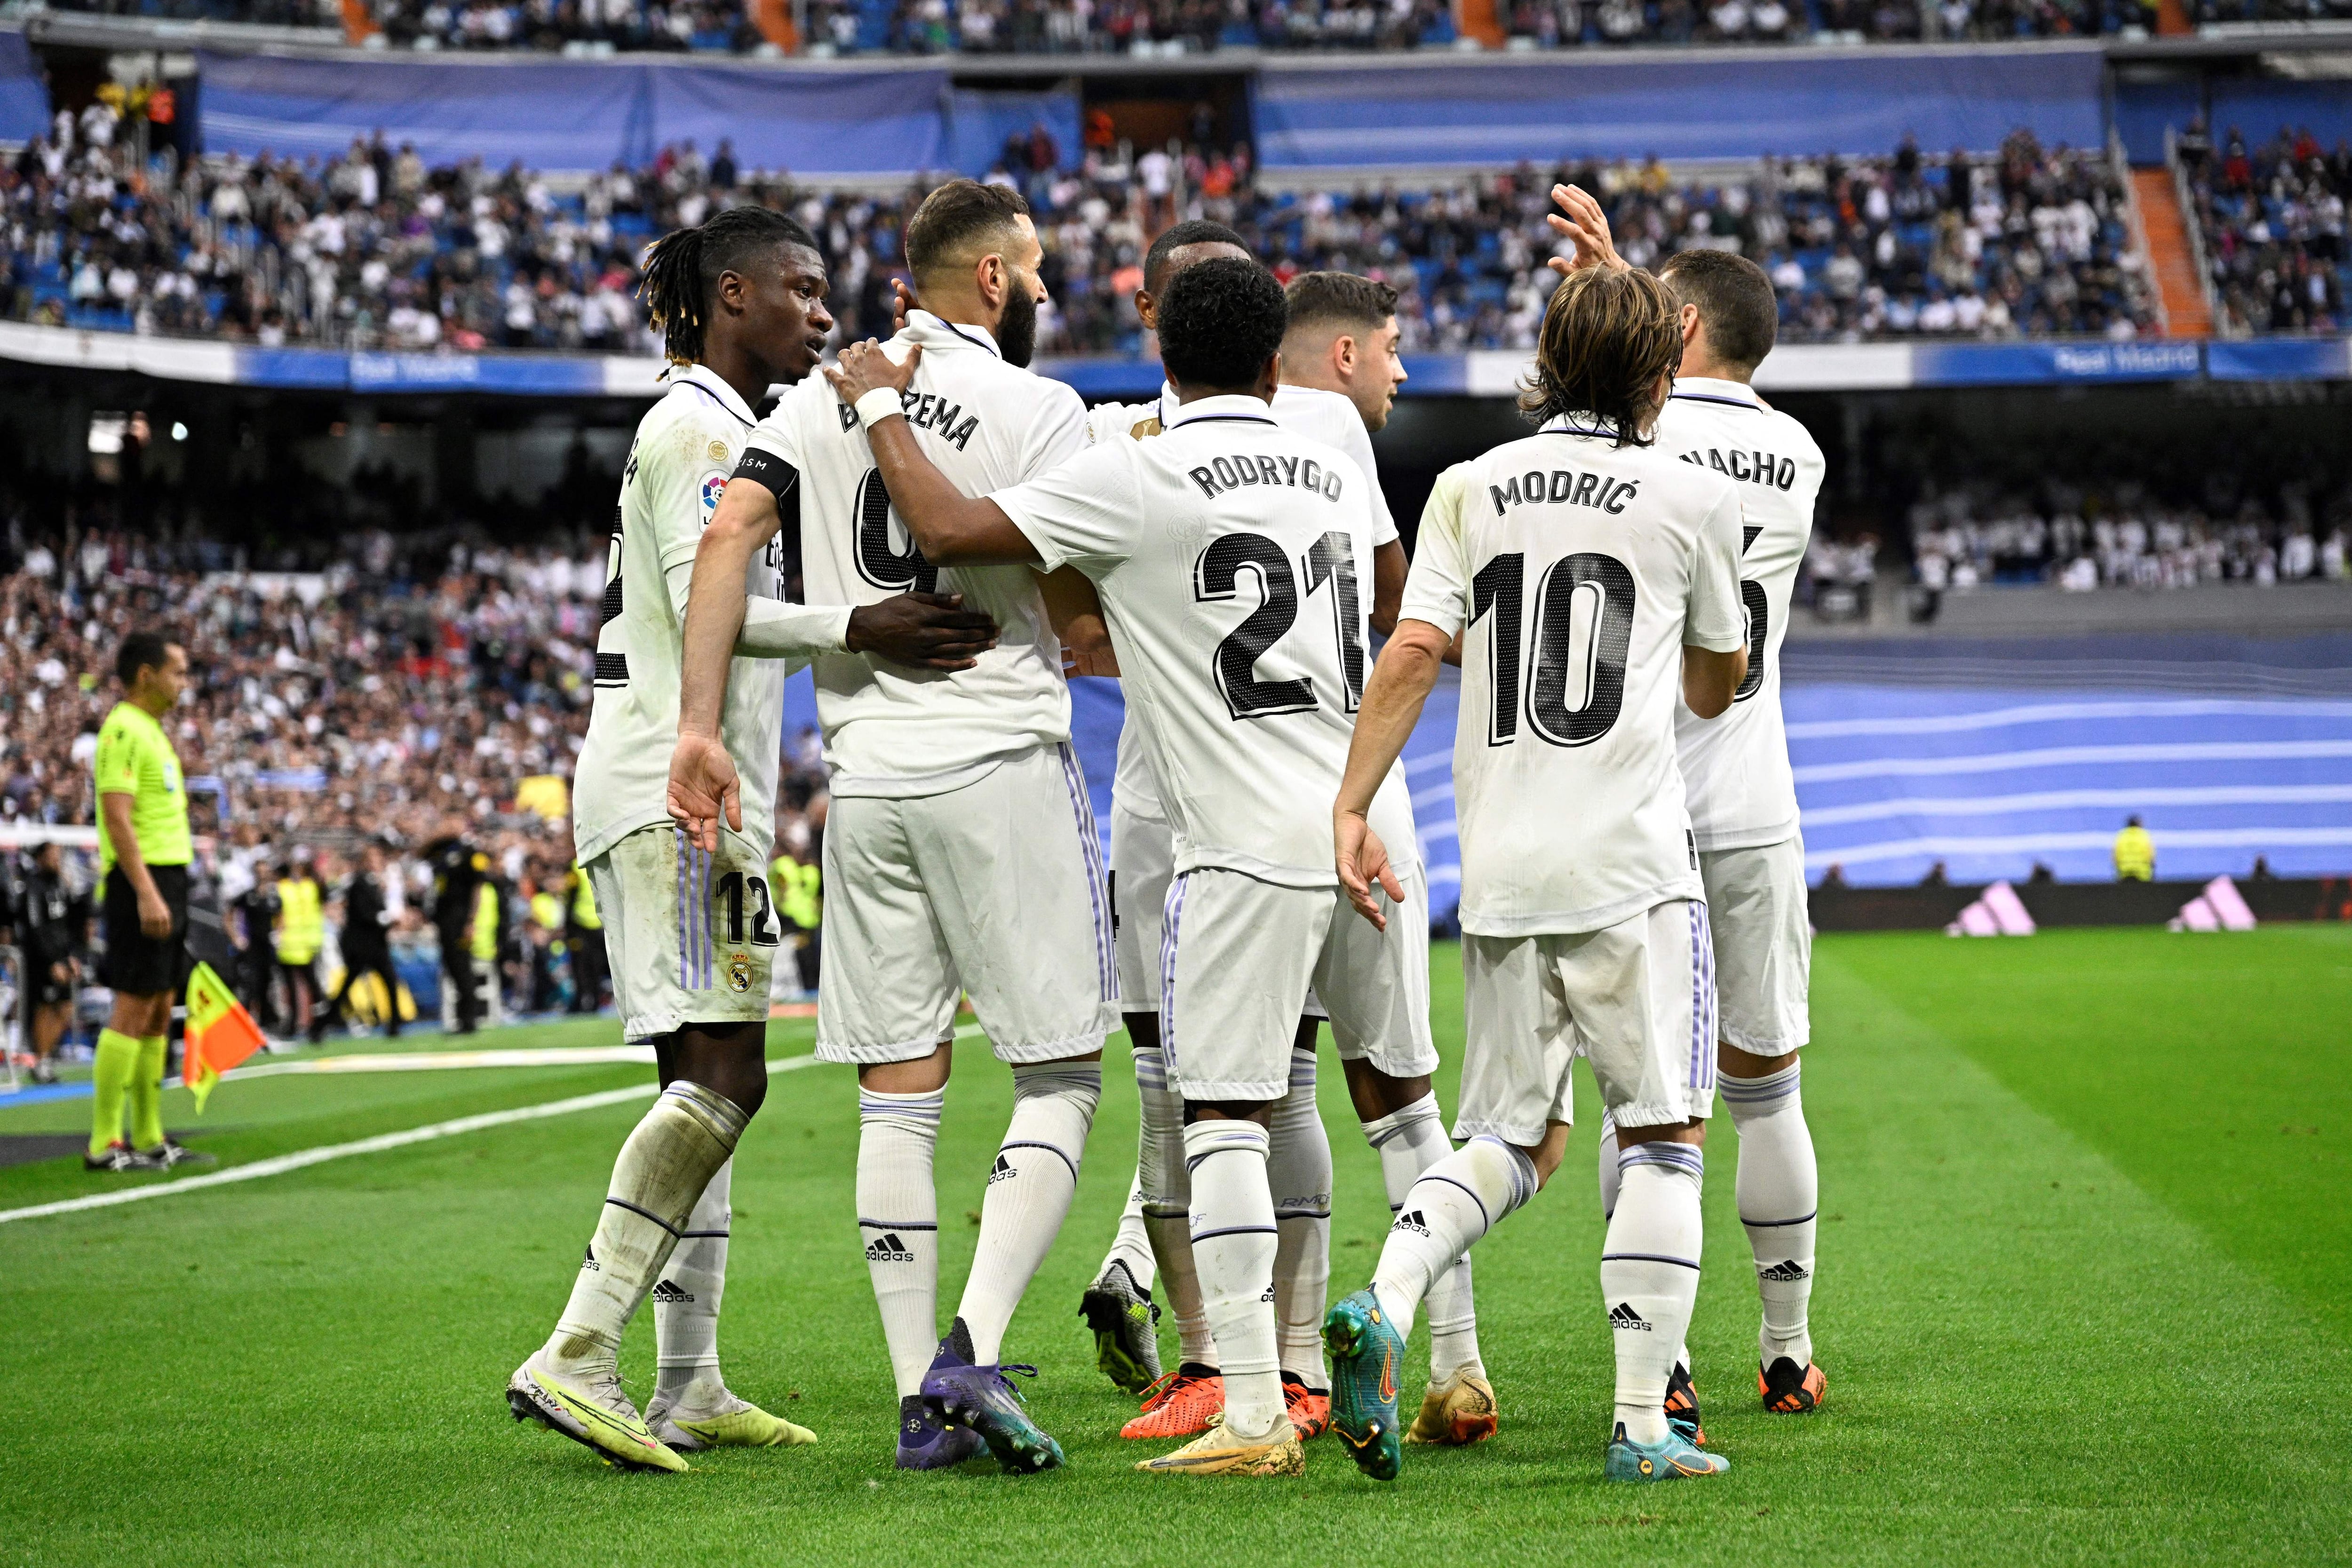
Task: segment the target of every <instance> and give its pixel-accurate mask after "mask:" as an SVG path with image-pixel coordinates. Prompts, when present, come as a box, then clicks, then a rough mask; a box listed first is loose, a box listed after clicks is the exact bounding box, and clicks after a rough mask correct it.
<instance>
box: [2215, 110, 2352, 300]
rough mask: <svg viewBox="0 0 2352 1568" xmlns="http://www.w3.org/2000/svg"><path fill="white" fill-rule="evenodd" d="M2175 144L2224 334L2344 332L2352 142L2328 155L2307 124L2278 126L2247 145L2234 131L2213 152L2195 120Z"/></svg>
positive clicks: (2350, 267)
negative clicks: (2266, 136) (2292, 127)
mask: <svg viewBox="0 0 2352 1568" xmlns="http://www.w3.org/2000/svg"><path fill="white" fill-rule="evenodd" d="M2174 148H2175V151H2176V152H2177V153H2178V154H2179V160H2180V164H2181V169H2182V172H2183V174H2186V176H2187V178H2188V182H2189V200H2190V203H2191V205H2193V206H2194V207H2195V209H2196V222H2197V226H2198V229H2199V233H2200V237H2201V238H2202V240H2203V241H2204V247H2205V263H2206V266H2207V267H2208V268H2210V270H2211V272H2212V275H2213V289H2214V292H2215V294H2216V296H2217V297H2218V298H2217V303H2218V304H2219V305H2220V307H2221V311H2220V315H2221V321H2220V322H2219V325H2220V326H2221V329H2222V330H2223V331H2234V332H2241V333H2243V332H2333V331H2341V330H2342V327H2343V323H2344V321H2345V320H2346V317H2345V310H2344V300H2345V291H2346V289H2347V286H2352V250H2347V248H2346V243H2345V212H2344V209H2345V203H2346V201H2347V198H2352V142H2344V141H2338V142H2336V148H2335V151H2333V152H2332V153H2331V152H2329V151H2328V150H2327V149H2326V148H2325V147H2323V146H2322V145H2321V144H2320V141H2319V138H2318V137H2316V136H2315V135H2314V134H2312V132H2311V131H2310V129H2309V128H2308V127H2305V128H2304V129H2302V130H2289V129H2286V128H2281V130H2280V131H2279V133H2278V134H2277V135H2276V136H2274V137H2273V138H2272V139H2271V140H2270V141H2269V142H2262V143H2259V144H2249V142H2248V141H2247V139H2246V135H2245V133H2244V132H2242V131H2240V130H2239V129H2238V128H2236V127H2235V126H2232V127H2231V128H2230V129H2229V130H2228V132H2226V133H2225V134H2224V135H2223V137H2222V139H2221V145H2220V146H2218V147H2216V146H2215V145H2214V143H2213V141H2212V139H2211V137H2210V135H2209V133H2208V132H2207V131H2206V128H2205V125H2204V122H2203V121H2195V122H2193V123H2192V124H2191V125H2190V126H2189V128H2188V129H2187V130H2186V131H2185V132H2182V134H2181V135H2180V136H2179V138H2178V139H2177V140H2176V141H2175V142H2174Z"/></svg>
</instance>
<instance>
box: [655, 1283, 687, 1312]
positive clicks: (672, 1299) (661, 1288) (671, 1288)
mask: <svg viewBox="0 0 2352 1568" xmlns="http://www.w3.org/2000/svg"><path fill="white" fill-rule="evenodd" d="M654 1300H656V1301H667V1302H669V1303H670V1304H671V1305H673V1306H675V1305H677V1304H678V1303H680V1302H684V1301H691V1300H694V1298H693V1297H692V1296H691V1295H688V1293H687V1292H686V1291H684V1290H681V1289H678V1288H677V1286H675V1285H673V1284H671V1283H670V1282H669V1281H668V1280H667V1279H664V1280H662V1281H660V1282H659V1283H657V1284H656V1285H655V1286H654Z"/></svg>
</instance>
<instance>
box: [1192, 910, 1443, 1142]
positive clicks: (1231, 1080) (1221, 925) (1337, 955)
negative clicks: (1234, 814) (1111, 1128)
mask: <svg viewBox="0 0 2352 1568" xmlns="http://www.w3.org/2000/svg"><path fill="white" fill-rule="evenodd" d="M1401 880H1403V881H1404V882H1405V885H1406V886H1405V899H1404V901H1403V902H1402V903H1394V902H1391V901H1389V900H1388V899H1387V898H1386V896H1385V895H1383V896H1382V899H1381V902H1382V903H1383V904H1384V905H1385V906H1386V910H1387V914H1388V930H1387V931H1375V930H1373V929H1372V925H1371V922H1370V921H1367V920H1365V919H1364V918H1363V917H1362V916H1360V915H1359V914H1357V913H1356V911H1355V910H1354V909H1353V908H1352V907H1350V906H1349V903H1348V896H1347V894H1346V893H1345V892H1343V891H1341V890H1340V889H1338V888H1336V887H1334V888H1286V887H1284V886H1282V885H1281V884H1279V883H1276V882H1263V881H1260V880H1258V879H1256V878H1255V877H1250V876H1246V875H1244V874H1243V873H1242V872H1239V871H1229V870H1226V869H1223V868H1220V867H1207V866H1204V867H1202V868H1198V869H1196V870H1192V871H1187V872H1185V873H1184V874H1183V875H1181V876H1180V877H1177V878H1176V879H1174V880H1172V881H1171V883H1170V884H1169V888H1168V901H1167V904H1166V907H1165V909H1164V910H1163V912H1162V931H1161V938H1160V1045H1161V1047H1162V1048H1163V1049H1164V1050H1165V1052H1166V1054H1167V1058H1168V1077H1169V1079H1170V1084H1171V1088H1175V1089H1180V1090H1181V1092H1182V1094H1183V1096H1184V1098H1185V1099H1187V1100H1279V1099H1281V1098H1282V1097H1283V1096H1284V1095H1286V1094H1287V1093H1289V1092H1290V1047H1291V1042H1292V1038H1293V1037H1294V1036H1295V1035H1296V1034H1297V1028H1298V1019H1299V1016H1300V1014H1301V1013H1303V1012H1304V1011H1306V1007H1307V999H1308V996H1309V994H1310V992H1311V993H1312V994H1314V995H1315V996H1317V997H1319V998H1320V999H1321V1003H1322V1005H1323V1007H1324V1009H1325V1011H1326V1014H1327V1016H1328V1017H1329V1018H1330V1020H1331V1037H1332V1038H1333V1040H1334V1041H1336V1042H1337V1044H1338V1045H1339V1055H1340V1056H1341V1057H1342V1058H1347V1059H1349V1060H1355V1059H1358V1058H1362V1059H1367V1060H1369V1061H1370V1063H1371V1064H1372V1066H1374V1067H1375V1068H1379V1069H1380V1070H1381V1071H1382V1072H1384V1073H1388V1074H1390V1075H1391V1076H1392V1077H1396V1078H1416V1077H1419V1076H1421V1075H1422V1074H1424V1073H1429V1072H1433V1071H1435V1070H1436V1068H1437V1049H1436V1047H1435V1046H1434V1045H1433V1043H1432V1042H1431V1039H1430V1032H1429V921H1428V917H1427V915H1426V914H1425V913H1421V912H1418V911H1425V910H1427V909H1428V907H1429V892H1428V889H1427V886H1426V885H1425V883H1424V882H1423V879H1422V874H1421V870H1420V868H1418V867H1416V868H1414V869H1413V871H1412V875H1411V877H1409V878H1404V879H1401Z"/></svg>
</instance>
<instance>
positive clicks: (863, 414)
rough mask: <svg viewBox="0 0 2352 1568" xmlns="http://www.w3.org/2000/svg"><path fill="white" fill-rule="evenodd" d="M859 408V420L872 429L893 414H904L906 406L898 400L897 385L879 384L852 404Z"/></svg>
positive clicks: (861, 423)
mask: <svg viewBox="0 0 2352 1568" xmlns="http://www.w3.org/2000/svg"><path fill="white" fill-rule="evenodd" d="M852 406H853V407H855V408H856V410H857V422H858V423H859V424H860V425H862V426H865V427H866V429H868V430H871V429H873V428H874V426H877V425H879V424H881V423H882V421H884V420H885V419H887V418H889V417H890V416H892V415H893V414H904V413H905V412H906V411H907V410H906V406H905V405H904V404H902V403H900V402H899V400H898V388H897V387H895V386H877V387H876V388H875V389H874V390H873V391H871V392H869V393H866V395H863V396H861V397H860V398H858V400H857V401H856V404H854V405H852Z"/></svg>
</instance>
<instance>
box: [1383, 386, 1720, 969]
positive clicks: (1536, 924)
mask: <svg viewBox="0 0 2352 1568" xmlns="http://www.w3.org/2000/svg"><path fill="white" fill-rule="evenodd" d="M1739 526H1740V525H1739V495H1738V490H1736V489H1734V488H1733V486H1732V482H1731V480H1730V479H1728V478H1727V477H1725V476H1723V475H1720V474H1716V473H1712V472H1710V471H1708V470H1706V469H1704V468H1692V467H1690V466H1689V465H1687V464H1685V463H1678V462H1676V461H1675V459H1674V458H1670V457H1668V456H1666V455H1665V454H1664V453H1663V452H1660V451H1657V450H1655V449H1654V448H1651V447H1616V446H1613V445H1612V442H1611V438H1610V437H1608V436H1606V435H1601V434H1594V433H1591V432H1588V431H1586V430H1584V429H1582V428H1580V427H1579V426H1575V425H1573V424H1571V423H1570V422H1569V421H1567V420H1565V419H1556V420H1554V421H1552V422H1551V423H1550V424H1549V425H1546V426H1544V427H1543V429H1542V430H1540V431H1539V432H1538V433H1537V434H1536V435H1534V436H1531V437H1528V438H1526V439H1524V440H1519V441H1513V442H1510V443H1508V444H1507V445H1505V446H1501V447H1496V448H1495V449H1494V450H1493V451H1491V452H1488V453H1487V454H1486V456H1484V457H1482V458H1472V459H1471V460H1470V461H1469V462H1466V463H1459V464H1456V465H1455V466H1454V467H1453V468H1448V469H1447V470H1446V471H1445V472H1444V474H1443V475H1441V476H1439V479H1438V481H1437V487H1436V489H1433V491H1432V492H1431V494H1430V498H1429V507H1428V510H1426V511H1424V512H1423V513H1422V519H1421V535H1420V538H1419V540H1418V542H1417V544H1418V548H1417V549H1416V551H1415V553H1414V557H1413V563H1412V575H1411V576H1410V577H1408V578H1407V579H1406V580H1405V589H1404V608H1403V611H1402V614H1403V616H1408V617H1410V618H1412V619H1413V620H1417V621H1426V622H1428V623H1429V624H1430V625H1432V626H1435V627H1437V628H1438V629H1439V630H1440V631H1442V632H1444V633H1445V634H1446V635H1448V636H1449V637H1450V636H1452V635H1453V634H1454V633H1455V632H1457V631H1459V630H1461V629H1462V628H1463V627H1465V626H1467V627H1468V628H1469V636H1468V637H1467V639H1466V641H1465V646H1464V647H1463V650H1462V706H1461V717H1460V721H1459V723H1458V725H1457V727H1456V730H1455V732H1454V812H1455V821H1456V823H1457V826H1458V832H1459V836H1460V839H1461V845H1462V929H1463V930H1464V931H1469V932H1471V933H1473V934H1475V935H1478V936H1500V937H1515V936H1531V935H1536V934H1539V933H1543V932H1563V933H1566V932H1575V931H1599V930H1601V928H1602V927H1604V926H1610V925H1614V924H1615V923H1617V922H1618V921H1621V920H1624V919H1627V918H1628V917H1630V916H1633V915H1635V914H1639V913H1640V912H1641V911H1642V910H1645V909H1648V908H1650V907H1652V906H1653V905H1655V904H1659V903H1663V902H1664V901H1665V900H1668V899H1696V898H1703V897H1705V896H1706V895H1705V892H1704V890H1703V889H1702V888H1701V887H1700V884H1699V875H1698V852H1697V849H1696V847H1695V846H1694V845H1693V843H1692V842H1691V836H1690V817H1689V815H1688V813H1687V812H1686V811H1685V809H1684V805H1683V781H1682V773H1681V770H1680V769H1679V768H1678V767H1677V766H1676V765H1675V704H1676V702H1677V700H1679V698H1680V695H1681V692H1682V668H1683V648H1684V647H1685V645H1692V646H1696V647H1704V648H1708V649H1712V650H1714V651H1716V652H1718V653H1728V652H1730V651H1731V650H1732V649H1734V648H1737V647H1740V646H1741V645H1742V644H1743V643H1745V642H1746V641H1747V637H1748V628H1747V623H1746V617H1745V616H1743V615H1742V613H1741V610H1740V604H1739Z"/></svg>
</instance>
